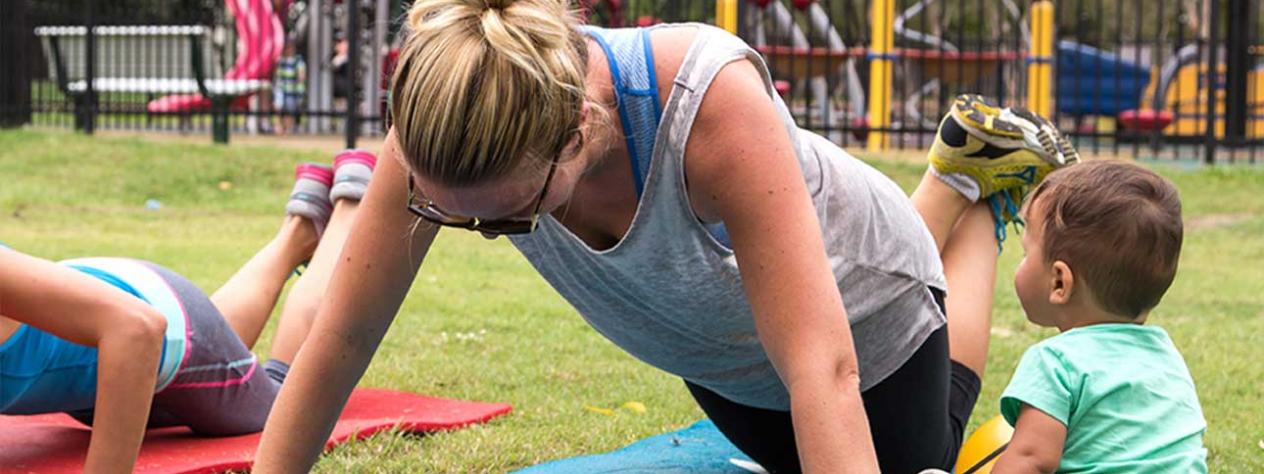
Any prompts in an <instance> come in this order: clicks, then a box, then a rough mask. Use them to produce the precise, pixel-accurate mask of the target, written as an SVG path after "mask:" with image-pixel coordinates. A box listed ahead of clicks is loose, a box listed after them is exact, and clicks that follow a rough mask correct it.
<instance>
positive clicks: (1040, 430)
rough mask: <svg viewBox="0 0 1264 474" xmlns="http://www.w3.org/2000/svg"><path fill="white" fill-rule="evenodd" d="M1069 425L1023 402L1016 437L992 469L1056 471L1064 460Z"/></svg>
mask: <svg viewBox="0 0 1264 474" xmlns="http://www.w3.org/2000/svg"><path fill="white" fill-rule="evenodd" d="M1066 434H1067V429H1066V426H1065V425H1063V424H1062V422H1060V421H1058V420H1057V419H1056V418H1054V417H1052V416H1049V415H1048V414H1046V413H1045V412H1042V411H1040V410H1037V409H1035V408H1032V407H1031V405H1027V404H1025V403H1024V404H1023V406H1022V409H1021V411H1019V413H1018V423H1016V424H1015V425H1014V439H1012V440H1010V442H1009V447H1008V448H1006V449H1005V453H1004V454H1001V458H1000V459H998V460H997V461H996V467H994V468H993V469H992V472H993V473H994V474H1007V473H1028V472H1040V473H1052V472H1056V471H1057V470H1058V465H1059V464H1060V463H1061V462H1062V446H1063V444H1065V443H1066Z"/></svg>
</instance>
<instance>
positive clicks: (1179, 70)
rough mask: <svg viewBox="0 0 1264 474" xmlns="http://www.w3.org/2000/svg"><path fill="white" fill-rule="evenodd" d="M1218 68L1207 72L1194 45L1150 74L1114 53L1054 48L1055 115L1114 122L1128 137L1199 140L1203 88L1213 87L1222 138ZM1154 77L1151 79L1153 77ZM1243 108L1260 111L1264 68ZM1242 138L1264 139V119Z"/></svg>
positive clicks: (1064, 45)
mask: <svg viewBox="0 0 1264 474" xmlns="http://www.w3.org/2000/svg"><path fill="white" fill-rule="evenodd" d="M1226 69H1227V68H1226V67H1225V66H1224V65H1223V64H1221V65H1218V67H1217V68H1216V73H1215V74H1209V73H1208V67H1207V65H1206V64H1205V63H1203V62H1202V55H1201V51H1200V49H1199V47H1198V45H1196V44H1189V45H1185V46H1184V47H1182V48H1180V49H1179V50H1177V52H1176V53H1175V54H1173V55H1172V56H1171V57H1170V58H1168V59H1167V61H1165V62H1164V63H1163V65H1162V66H1161V67H1159V68H1157V71H1152V70H1151V69H1150V68H1146V67H1145V66H1142V65H1139V64H1136V63H1134V62H1132V61H1128V60H1126V59H1124V58H1121V57H1120V56H1119V55H1118V54H1115V53H1110V52H1106V51H1101V50H1099V49H1096V48H1092V47H1089V46H1085V45H1081V44H1078V43H1074V42H1070V41H1062V42H1060V43H1058V94H1057V103H1058V112H1059V113H1061V114H1066V115H1071V116H1102V117H1114V118H1116V119H1117V120H1118V122H1119V125H1120V127H1121V128H1122V129H1123V130H1125V131H1131V132H1161V133H1163V134H1165V135H1169V136H1184V137H1202V136H1204V135H1205V134H1206V133H1207V119H1206V112H1207V105H1208V104H1207V97H1208V92H1209V91H1208V88H1209V87H1214V88H1215V89H1216V91H1215V98H1216V103H1215V105H1214V110H1215V112H1216V115H1217V117H1216V120H1215V125H1214V126H1215V130H1214V134H1215V136H1216V137H1218V138H1220V137H1224V126H1225V125H1224V119H1223V117H1222V114H1224V111H1225V103H1224V102H1225V91H1224V87H1225V77H1224V76H1225V74H1226V72H1227V71H1226ZM1155 72H1157V74H1155ZM1247 81H1248V82H1247V90H1248V91H1251V92H1252V95H1250V96H1249V97H1248V98H1247V101H1248V105H1247V108H1248V110H1250V111H1254V112H1253V113H1256V114H1258V113H1260V112H1261V111H1264V65H1261V66H1257V67H1256V68H1255V69H1253V70H1252V71H1251V72H1250V73H1249V75H1248V78H1247ZM1250 123H1251V126H1249V127H1247V131H1246V133H1247V137H1248V138H1252V139H1257V138H1264V120H1258V119H1257V120H1253V121H1251V122H1250Z"/></svg>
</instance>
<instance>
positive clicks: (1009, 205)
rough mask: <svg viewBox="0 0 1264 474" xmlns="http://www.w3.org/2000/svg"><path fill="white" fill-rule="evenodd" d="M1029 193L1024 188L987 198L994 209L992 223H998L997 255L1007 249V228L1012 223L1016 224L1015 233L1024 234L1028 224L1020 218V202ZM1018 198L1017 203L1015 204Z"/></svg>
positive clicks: (1004, 191)
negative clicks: (1024, 228)
mask: <svg viewBox="0 0 1264 474" xmlns="http://www.w3.org/2000/svg"><path fill="white" fill-rule="evenodd" d="M1026 195H1027V192H1026V190H1025V189H1023V188H1013V189H1005V190H1002V191H999V192H997V193H994V194H992V195H991V196H988V197H987V201H988V205H989V207H991V209H992V221H993V222H995V223H996V226H995V229H994V233H995V235H996V253H997V254H1000V253H1001V250H1002V249H1004V248H1005V238H1006V237H1007V236H1008V232H1007V227H1008V226H1009V224H1010V223H1013V224H1014V231H1015V232H1018V233H1020V234H1021V233H1022V231H1023V227H1024V226H1025V225H1026V222H1023V218H1022V217H1021V216H1019V209H1018V202H1022V200H1023V198H1024V197H1025V196H1026ZM1015 197H1017V202H1015Z"/></svg>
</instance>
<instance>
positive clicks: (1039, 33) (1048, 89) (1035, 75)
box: [1027, 0, 1054, 117]
mask: <svg viewBox="0 0 1264 474" xmlns="http://www.w3.org/2000/svg"><path fill="white" fill-rule="evenodd" d="M1053 28H1054V24H1053V2H1051V1H1049V0H1039V1H1037V2H1035V3H1032V4H1031V51H1028V52H1027V108H1028V109H1030V110H1031V111H1032V112H1035V113H1037V114H1040V115H1042V116H1045V117H1052V116H1053V36H1054V35H1053Z"/></svg>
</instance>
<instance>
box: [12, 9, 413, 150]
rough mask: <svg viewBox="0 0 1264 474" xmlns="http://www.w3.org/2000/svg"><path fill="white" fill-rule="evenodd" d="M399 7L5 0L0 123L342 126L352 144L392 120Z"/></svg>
mask: <svg viewBox="0 0 1264 474" xmlns="http://www.w3.org/2000/svg"><path fill="white" fill-rule="evenodd" d="M392 3H393V2H387V1H385V0H358V1H333V0H307V1H297V2H295V1H292V0H276V1H274V0H39V1H33V0H6V1H4V2H0V18H3V19H4V20H3V22H0V38H3V41H0V64H4V65H5V67H4V68H3V70H4V73H3V76H4V77H3V78H2V79H0V81H2V82H0V124H7V125H18V124H22V123H30V124H33V125H35V126H52V127H74V128H77V129H81V130H84V131H86V132H88V133H91V132H93V131H94V130H99V129H121V130H166V131H178V132H186V133H207V132H210V133H211V134H212V135H213V136H214V137H215V139H216V141H227V139H228V135H229V134H230V133H265V134H282V133H284V134H291V133H292V134H345V136H346V138H347V142H348V146H352V145H354V143H355V140H356V138H357V137H359V136H361V135H363V134H375V133H380V131H381V129H382V127H383V120H382V113H381V110H382V107H381V103H382V101H383V94H382V91H383V87H382V86H383V85H384V84H385V81H384V80H383V76H384V73H385V71H384V67H383V66H384V65H385V64H386V62H387V58H388V55H389V45H390V44H391V40H392V37H391V34H392V29H391V28H389V25H390V19H392V18H394V17H396V16H398V10H399V8H401V7H400V6H398V5H396V7H395V9H396V10H397V11H396V12H394V14H392V11H391V5H392ZM287 50H291V51H287ZM289 56H293V57H296V58H302V59H301V63H302V65H301V66H300V65H299V61H295V60H293V59H288V57H289ZM278 65H280V66H278ZM300 69H301V70H302V72H301V73H300V72H299V70H300ZM287 71H292V72H293V73H292V74H287V73H286V72H287ZM300 75H301V77H300Z"/></svg>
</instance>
